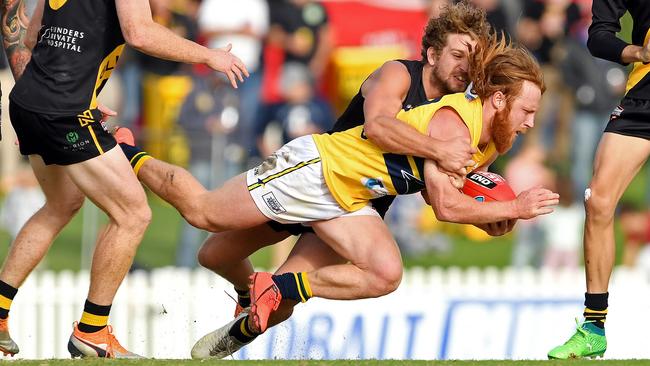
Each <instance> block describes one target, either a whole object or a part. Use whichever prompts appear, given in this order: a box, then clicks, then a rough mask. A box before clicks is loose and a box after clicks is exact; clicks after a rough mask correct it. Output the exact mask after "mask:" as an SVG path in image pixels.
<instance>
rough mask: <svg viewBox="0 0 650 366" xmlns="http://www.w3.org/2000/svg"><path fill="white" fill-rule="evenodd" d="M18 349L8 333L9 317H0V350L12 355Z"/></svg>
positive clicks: (6, 354)
mask: <svg viewBox="0 0 650 366" xmlns="http://www.w3.org/2000/svg"><path fill="white" fill-rule="evenodd" d="M19 351H20V349H18V345H17V344H16V342H14V340H13V339H11V336H10V335H9V318H7V319H0V352H2V353H3V354H4V355H5V356H11V357H13V356H14V355H15V354H16V353H18V352H19Z"/></svg>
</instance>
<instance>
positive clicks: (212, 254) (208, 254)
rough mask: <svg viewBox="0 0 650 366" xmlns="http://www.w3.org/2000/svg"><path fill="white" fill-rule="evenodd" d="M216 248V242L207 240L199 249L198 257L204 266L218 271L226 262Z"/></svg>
mask: <svg viewBox="0 0 650 366" xmlns="http://www.w3.org/2000/svg"><path fill="white" fill-rule="evenodd" d="M214 249H215V244H214V243H213V242H211V241H206V242H205V243H203V245H202V246H201V248H200V249H199V252H198V253H197V255H196V259H197V260H198V262H199V264H200V265H201V266H202V267H204V268H207V269H210V270H212V271H215V272H218V271H219V270H220V269H221V268H222V267H223V266H224V264H225V263H223V262H222V261H221V260H220V256H219V254H218V253H217V251H215V250H214Z"/></svg>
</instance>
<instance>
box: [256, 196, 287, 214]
mask: <svg viewBox="0 0 650 366" xmlns="http://www.w3.org/2000/svg"><path fill="white" fill-rule="evenodd" d="M262 199H263V200H264V203H266V205H267V206H268V207H269V208H270V209H271V211H273V213H275V214H281V213H284V212H287V210H286V209H285V208H284V207H282V205H281V204H280V202H279V201H278V199H277V198H275V195H274V194H273V192H269V193H265V194H263V195H262Z"/></svg>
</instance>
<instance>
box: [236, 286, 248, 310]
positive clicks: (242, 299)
mask: <svg viewBox="0 0 650 366" xmlns="http://www.w3.org/2000/svg"><path fill="white" fill-rule="evenodd" d="M235 292H236V293H237V303H238V304H239V306H241V307H242V308H244V309H245V308H247V307H249V306H251V294H250V292H249V291H248V289H246V290H240V289H238V288H237V287H235Z"/></svg>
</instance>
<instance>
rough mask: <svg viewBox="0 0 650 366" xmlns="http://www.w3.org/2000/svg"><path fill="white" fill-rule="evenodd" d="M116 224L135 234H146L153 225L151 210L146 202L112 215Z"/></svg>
mask: <svg viewBox="0 0 650 366" xmlns="http://www.w3.org/2000/svg"><path fill="white" fill-rule="evenodd" d="M112 218H113V220H114V221H115V223H116V224H117V225H118V226H120V227H122V228H125V229H126V230H128V231H130V232H133V233H144V232H145V230H146V229H147V227H148V226H149V224H150V223H151V208H150V207H149V205H148V204H147V201H146V200H143V201H141V202H139V203H138V204H135V205H132V206H131V207H130V208H129V209H126V210H119V211H118V212H117V213H115V214H113V215H112Z"/></svg>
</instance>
